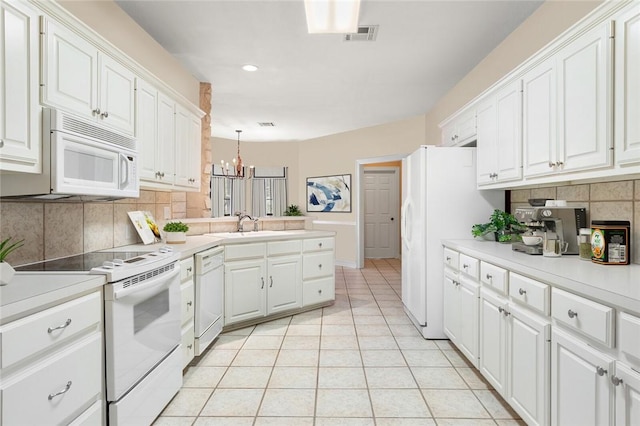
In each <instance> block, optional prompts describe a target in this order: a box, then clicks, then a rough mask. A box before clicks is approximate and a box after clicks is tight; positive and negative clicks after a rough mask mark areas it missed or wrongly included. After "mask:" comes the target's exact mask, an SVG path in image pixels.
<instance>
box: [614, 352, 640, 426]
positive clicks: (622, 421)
mask: <svg viewBox="0 0 640 426" xmlns="http://www.w3.org/2000/svg"><path fill="white" fill-rule="evenodd" d="M612 381H613V383H614V385H615V392H616V423H615V424H616V426H634V425H640V373H638V372H637V371H634V370H632V369H631V368H629V367H628V366H626V365H624V364H622V363H620V362H617V363H616V374H615V377H612ZM616 383H617V384H616Z"/></svg>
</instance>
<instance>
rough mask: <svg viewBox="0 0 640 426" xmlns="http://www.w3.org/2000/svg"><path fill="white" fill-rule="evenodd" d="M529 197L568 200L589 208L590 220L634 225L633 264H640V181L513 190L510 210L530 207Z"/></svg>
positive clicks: (632, 228)
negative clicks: (628, 222)
mask: <svg viewBox="0 0 640 426" xmlns="http://www.w3.org/2000/svg"><path fill="white" fill-rule="evenodd" d="M530 198H551V199H556V200H567V203H568V205H576V206H581V207H582V206H584V207H586V208H587V213H588V219H589V220H628V221H630V222H631V259H632V260H631V261H632V262H633V263H640V180H635V181H634V180H625V181H618V182H604V183H592V184H582V185H566V186H551V187H544V188H535V189H518V190H513V191H511V209H512V211H513V210H514V209H515V208H516V207H522V206H528V205H529V204H528V202H527V200H528V199H530Z"/></svg>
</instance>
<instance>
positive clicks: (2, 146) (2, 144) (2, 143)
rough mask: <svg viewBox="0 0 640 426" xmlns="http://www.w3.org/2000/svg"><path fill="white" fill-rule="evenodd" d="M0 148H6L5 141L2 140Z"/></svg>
mask: <svg viewBox="0 0 640 426" xmlns="http://www.w3.org/2000/svg"><path fill="white" fill-rule="evenodd" d="M0 148H4V140H2V139H0Z"/></svg>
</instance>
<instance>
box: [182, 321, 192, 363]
mask: <svg viewBox="0 0 640 426" xmlns="http://www.w3.org/2000/svg"><path fill="white" fill-rule="evenodd" d="M194 341H195V332H194V330H193V324H191V325H188V326H186V327H184V328H183V329H182V342H181V348H182V368H183V369H184V368H186V367H187V365H189V363H190V362H191V360H192V359H193V357H194V356H195V348H194V346H193V344H194Z"/></svg>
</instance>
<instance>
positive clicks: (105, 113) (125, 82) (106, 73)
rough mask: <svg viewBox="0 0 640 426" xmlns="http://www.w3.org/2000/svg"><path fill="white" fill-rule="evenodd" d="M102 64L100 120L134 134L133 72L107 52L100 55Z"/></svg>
mask: <svg viewBox="0 0 640 426" xmlns="http://www.w3.org/2000/svg"><path fill="white" fill-rule="evenodd" d="M98 65H99V66H100V86H99V87H100V120H102V122H104V124H106V125H108V126H110V127H113V128H115V129H118V130H121V131H123V132H124V133H126V134H129V135H133V134H134V127H135V107H134V105H135V102H134V99H135V98H134V95H135V82H136V77H135V74H133V72H131V71H130V70H128V69H127V68H125V67H123V66H122V65H121V64H119V63H118V62H116V61H115V60H113V59H112V58H110V57H109V56H107V55H105V54H99V55H98Z"/></svg>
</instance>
